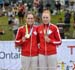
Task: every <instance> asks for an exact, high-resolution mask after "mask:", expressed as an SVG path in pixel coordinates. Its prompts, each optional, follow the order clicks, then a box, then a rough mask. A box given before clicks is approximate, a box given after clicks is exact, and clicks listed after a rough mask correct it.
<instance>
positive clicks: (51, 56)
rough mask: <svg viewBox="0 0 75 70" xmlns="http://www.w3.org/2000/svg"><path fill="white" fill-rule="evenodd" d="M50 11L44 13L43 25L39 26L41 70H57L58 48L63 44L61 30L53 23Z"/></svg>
mask: <svg viewBox="0 0 75 70" xmlns="http://www.w3.org/2000/svg"><path fill="white" fill-rule="evenodd" d="M50 21H51V14H50V11H49V10H44V11H43V13H42V24H41V25H39V26H38V36H39V42H40V48H39V68H40V69H39V70H56V67H57V55H56V54H57V49H56V48H57V47H58V46H59V45H60V44H61V37H60V33H59V29H58V27H57V26H56V25H54V24H52V23H51V22H50Z"/></svg>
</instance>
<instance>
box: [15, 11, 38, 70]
mask: <svg viewBox="0 0 75 70" xmlns="http://www.w3.org/2000/svg"><path fill="white" fill-rule="evenodd" d="M34 22H35V21H34V15H33V14H32V13H30V12H29V13H28V14H27V17H26V25H23V26H21V27H19V29H18V32H17V35H16V40H15V45H16V47H18V46H20V48H21V63H22V70H38V40H37V39H38V38H37V27H36V26H35V25H34Z"/></svg>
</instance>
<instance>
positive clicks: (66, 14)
mask: <svg viewBox="0 0 75 70" xmlns="http://www.w3.org/2000/svg"><path fill="white" fill-rule="evenodd" d="M70 20H71V13H70V12H69V10H67V11H66V13H65V16H64V23H65V24H66V29H65V30H66V31H69V28H70Z"/></svg>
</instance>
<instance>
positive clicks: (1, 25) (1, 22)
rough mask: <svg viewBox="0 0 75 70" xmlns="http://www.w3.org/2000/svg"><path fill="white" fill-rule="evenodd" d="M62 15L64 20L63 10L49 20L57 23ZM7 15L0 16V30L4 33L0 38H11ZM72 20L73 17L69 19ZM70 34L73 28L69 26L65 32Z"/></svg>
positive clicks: (11, 33)
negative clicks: (68, 29)
mask: <svg viewBox="0 0 75 70" xmlns="http://www.w3.org/2000/svg"><path fill="white" fill-rule="evenodd" d="M60 17H62V19H63V20H64V12H62V14H61V13H60V14H58V15H56V16H52V19H51V22H52V23H54V24H57V23H58V20H59V18H60ZM7 20H8V19H7V17H6V16H3V17H0V30H1V29H3V30H4V31H5V34H4V35H0V40H2V41H3V40H13V32H12V30H9V26H8V21H7ZM72 22H73V18H72V19H71V23H72ZM70 33H71V34H72V33H73V28H72V27H71V28H70V32H66V33H65V34H66V35H67V34H69V35H70Z"/></svg>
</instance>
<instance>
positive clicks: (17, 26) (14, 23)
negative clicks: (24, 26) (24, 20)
mask: <svg viewBox="0 0 75 70" xmlns="http://www.w3.org/2000/svg"><path fill="white" fill-rule="evenodd" d="M18 28H19V20H18V18H16V16H15V15H13V23H12V30H13V33H14V38H15V36H16V34H17V30H18Z"/></svg>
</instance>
